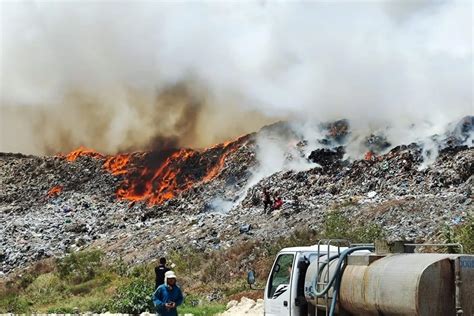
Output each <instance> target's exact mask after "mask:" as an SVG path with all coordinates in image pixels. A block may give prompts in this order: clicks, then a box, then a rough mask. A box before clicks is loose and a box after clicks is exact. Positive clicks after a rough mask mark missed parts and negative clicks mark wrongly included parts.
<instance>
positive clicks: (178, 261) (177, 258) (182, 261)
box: [168, 247, 206, 276]
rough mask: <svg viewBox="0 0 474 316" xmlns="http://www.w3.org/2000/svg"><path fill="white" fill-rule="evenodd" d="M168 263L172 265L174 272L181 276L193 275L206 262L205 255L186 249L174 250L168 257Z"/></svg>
mask: <svg viewBox="0 0 474 316" xmlns="http://www.w3.org/2000/svg"><path fill="white" fill-rule="evenodd" d="M168 258H169V261H170V262H172V263H174V264H175V265H176V266H175V267H174V269H173V270H174V271H176V272H177V273H179V274H182V275H189V276H191V275H194V274H195V273H196V272H197V271H200V270H201V267H202V266H203V264H204V263H205V262H206V260H205V259H206V254H204V253H203V252H201V251H199V250H197V249H193V248H191V247H187V248H184V249H179V250H174V251H172V252H171V253H170V254H169V255H168Z"/></svg>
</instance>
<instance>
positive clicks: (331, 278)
mask: <svg viewBox="0 0 474 316" xmlns="http://www.w3.org/2000/svg"><path fill="white" fill-rule="evenodd" d="M333 301H334V302H333ZM264 304H265V316H320V315H360V316H362V315H364V316H365V315H406V316H408V315H417V316H445V315H457V316H460V315H464V316H472V315H474V255H465V254H439V253H383V254H382V253H376V252H375V251H374V247H373V246H362V247H361V246H358V247H335V246H331V245H329V244H327V245H321V244H320V245H319V246H318V245H316V246H309V247H291V248H284V249H282V250H281V251H280V252H279V253H278V254H277V256H276V258H275V261H274V263H273V266H272V269H271V272H270V274H269V276H268V279H267V283H266V287H265V292H264Z"/></svg>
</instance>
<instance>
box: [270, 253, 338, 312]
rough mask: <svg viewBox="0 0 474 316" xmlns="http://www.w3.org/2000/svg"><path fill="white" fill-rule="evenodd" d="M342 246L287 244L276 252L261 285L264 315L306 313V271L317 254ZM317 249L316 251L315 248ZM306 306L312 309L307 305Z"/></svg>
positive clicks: (320, 254)
mask: <svg viewBox="0 0 474 316" xmlns="http://www.w3.org/2000/svg"><path fill="white" fill-rule="evenodd" d="M342 249H345V248H341V247H339V249H338V247H334V246H326V245H324V246H320V247H319V249H318V246H308V247H290V248H284V249H282V250H281V251H280V252H279V253H278V255H277V256H276V259H275V262H274V263H273V266H272V270H271V272H270V274H269V276H268V280H267V283H266V286H265V293H264V302H265V306H264V307H265V316H303V315H304V316H306V315H308V313H309V314H312V313H311V311H309V310H308V303H307V301H306V299H305V293H304V286H305V275H306V271H307V269H308V267H309V265H310V263H311V262H313V261H315V260H316V259H317V258H318V257H319V256H323V255H327V254H328V250H329V252H331V253H333V252H334V253H337V251H340V250H342ZM318 250H319V251H318ZM309 309H313V308H312V307H309Z"/></svg>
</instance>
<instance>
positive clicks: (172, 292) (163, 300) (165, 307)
mask: <svg viewBox="0 0 474 316" xmlns="http://www.w3.org/2000/svg"><path fill="white" fill-rule="evenodd" d="M182 303H183V293H182V292H181V289H180V288H179V287H178V286H177V285H176V274H175V273H174V272H173V271H168V272H166V273H165V283H164V284H162V285H160V286H159V287H158V288H157V289H156V290H155V293H153V304H154V305H155V308H156V312H157V313H158V315H159V316H178V311H177V310H176V307H178V306H179V305H181V304H182Z"/></svg>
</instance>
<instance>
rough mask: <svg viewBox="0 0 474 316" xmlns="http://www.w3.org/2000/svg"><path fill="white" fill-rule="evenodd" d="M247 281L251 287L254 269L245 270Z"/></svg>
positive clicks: (253, 281)
mask: <svg viewBox="0 0 474 316" xmlns="http://www.w3.org/2000/svg"><path fill="white" fill-rule="evenodd" d="M247 283H248V284H249V285H250V287H252V284H254V283H255V271H253V270H250V271H249V272H247Z"/></svg>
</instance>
